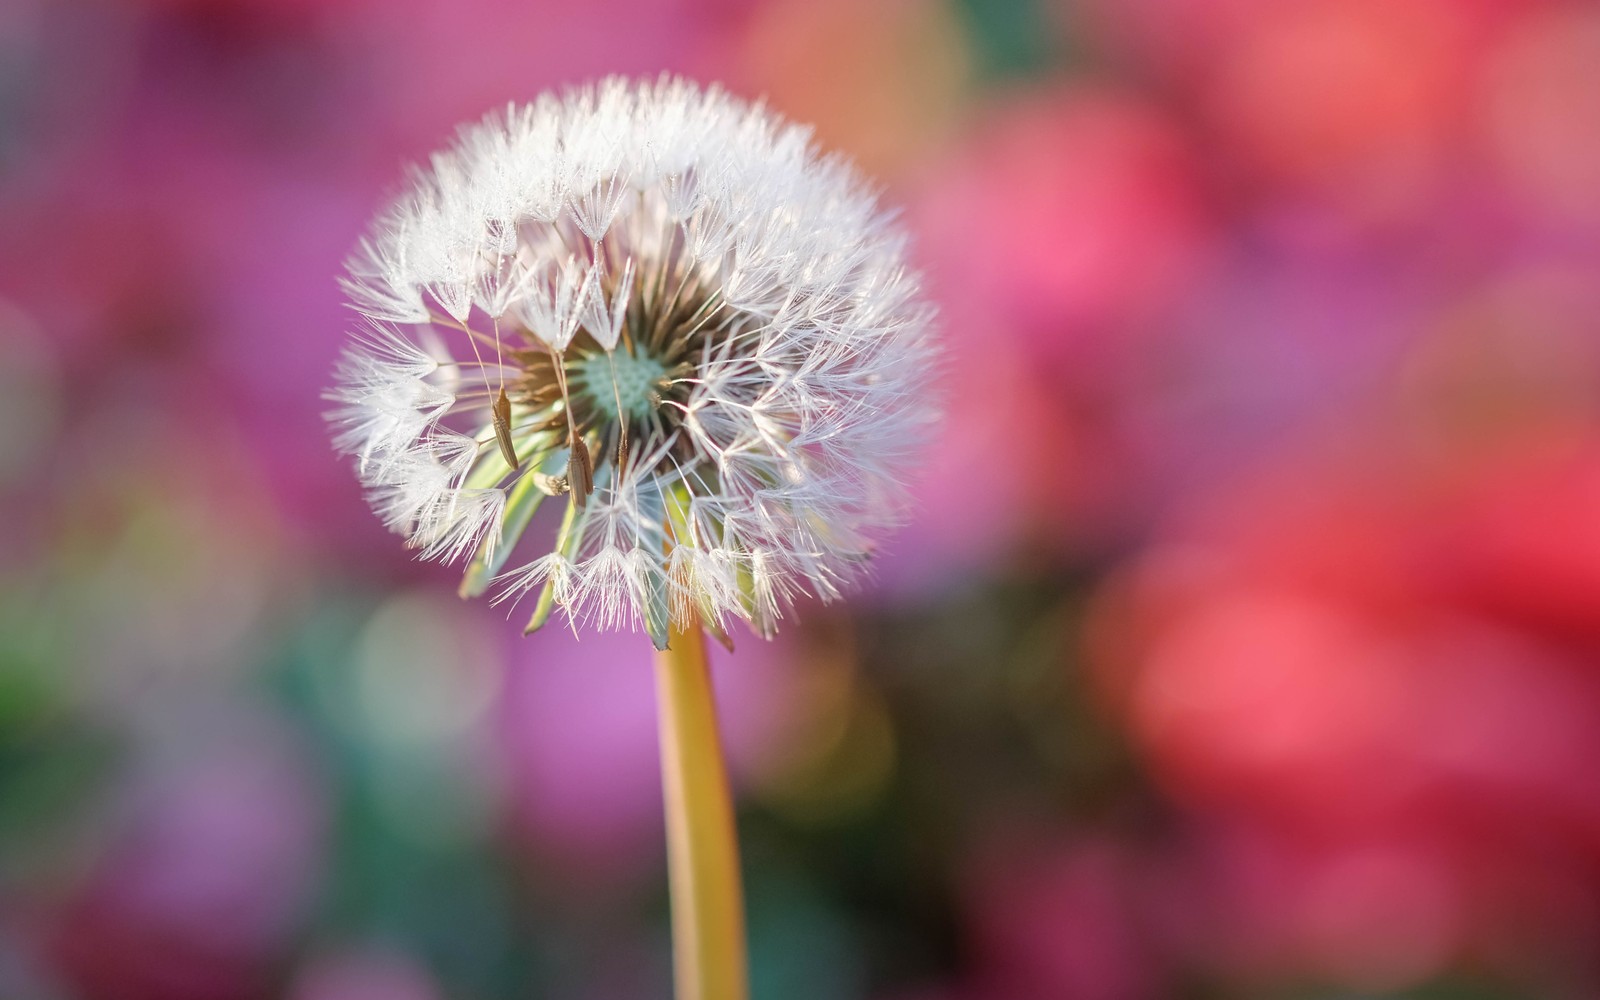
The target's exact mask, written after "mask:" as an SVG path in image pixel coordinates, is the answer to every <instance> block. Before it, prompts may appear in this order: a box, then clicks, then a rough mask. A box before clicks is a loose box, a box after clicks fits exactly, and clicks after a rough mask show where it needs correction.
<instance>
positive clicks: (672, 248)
mask: <svg viewBox="0 0 1600 1000" xmlns="http://www.w3.org/2000/svg"><path fill="white" fill-rule="evenodd" d="M905 244H906V241H905V238H904V236H903V234H902V233H901V232H900V230H899V229H898V228H897V227H896V225H895V224H894V222H893V221H892V219H891V217H890V215H889V214H888V213H887V212H886V211H885V210H883V209H882V208H880V206H879V204H878V202H877V198H876V196H875V195H874V193H873V192H872V191H871V190H869V189H868V188H867V186H866V185H865V184H864V183H863V182H862V181H861V180H860V178H859V177H858V176H857V175H856V174H855V172H854V171H853V169H852V168H851V167H850V166H848V165H847V164H846V163H844V162H843V161H841V160H839V159H837V158H831V157H824V156H821V155H819V154H818V152H817V151H816V150H815V148H814V147H813V146H812V144H811V141H810V138H809V132H808V131H807V130H805V129H803V128H800V127H798V126H795V125H792V124H787V123H785V122H783V121H781V120H779V119H778V118H776V117H775V116H774V115H772V114H771V113H770V112H768V111H766V110H765V109H763V108H762V107H760V106H759V105H751V104H747V103H744V102H742V101H740V100H738V99H736V98H733V97H731V96H729V95H727V94H725V93H723V92H721V91H719V90H717V89H715V88H712V89H708V90H702V89H700V88H698V87H696V86H695V85H693V84H690V83H687V82H685V81H681V80H676V79H671V78H663V79H662V80H660V81H658V82H656V83H653V84H636V83H631V82H628V81H624V80H619V79H612V80H608V81H606V82H604V83H602V84H600V85H598V86H595V87H590V88H584V89H578V90H574V91H572V92H570V93H568V94H566V95H564V96H561V97H549V96H547V97H543V98H540V99H539V100H538V101H536V102H534V103H533V104H532V105H529V106H524V107H516V106H513V107H510V108H508V109H507V110H506V111H505V112H504V113H503V114H499V115H494V116H491V117H489V118H487V119H485V120H484V121H483V122H481V123H479V124H477V125H474V126H472V127H470V128H467V129H464V130H463V131H462V133H461V136H460V138H459V139H458V141H457V142H456V144H455V145H454V146H452V147H451V148H450V149H448V150H447V151H445V152H442V153H439V154H437V155H435V156H434V157H433V159H432V160H431V161H430V165H429V167H428V168H427V169H425V170H421V171H419V172H417V173H416V175H415V176H414V177H413V179H412V183H411V188H410V190H409V191H408V192H407V194H406V195H405V196H403V197H402V198H400V199H399V200H398V201H397V202H396V203H395V204H394V205H393V206H392V207H391V208H389V209H388V210H387V211H386V212H385V213H384V214H383V215H382V216H380V218H379V219H378V221H377V223H376V225H375V226H374V229H373V232H372V233H371V235H370V236H369V237H368V238H367V239H366V240H364V241H363V242H362V244H361V246H360V248H359V250H358V252H357V253H356V254H355V256H354V257H352V259H351V261H350V263H349V265H348V277H347V279H346V281H345V287H346V289H347V291H348V293H349V296H350V299H351V304H352V305H353V306H354V307H355V308H356V309H357V311H358V312H360V313H361V314H362V315H363V316H364V317H365V322H366V323H367V325H368V329H367V331H366V333H365V334H364V335H363V336H362V337H361V338H360V339H359V341H358V343H357V344H356V345H355V346H352V347H351V348H350V349H349V351H348V352H347V355H346V357H345V360H344V361H343V362H342V364H341V366H340V369H339V372H338V385H337V387H336V388H335V389H334V390H332V391H331V392H330V394H329V396H330V398H331V399H333V400H335V401H336V402H338V403H339V404H340V406H339V408H338V409H337V410H336V411H335V412H334V413H332V414H331V415H330V419H331V420H332V422H333V424H334V427H335V440H336V444H337V445H338V447H339V448H340V449H342V450H344V451H346V452H348V453H350V454H352V455H354V456H356V458H357V465H358V471H359V474H360V476H361V478H362V481H363V483H364V484H365V485H366V486H367V488H368V490H369V491H370V495H371V498H372V502H373V505H374V508H375V509H376V510H377V511H378V513H379V514H380V515H381V516H382V517H383V518H384V520H385V521H386V522H387V523H388V524H389V526H390V527H392V528H393V529H394V530H396V531H398V532H400V533H402V534H404V535H405V536H407V538H408V540H409V541H410V543H411V544H412V545H413V546H415V547H417V548H418V549H420V550H421V552H422V553H423V554H424V555H425V556H426V557H428V558H438V559H447V560H449V559H460V558H467V557H469V556H470V559H471V562H470V565H469V567H468V570H467V577H466V580H464V581H463V584H462V592H463V594H468V595H475V594H479V593H482V592H484V591H485V590H486V589H487V588H488V587H489V586H490V585H491V581H493V582H495V583H498V584H499V587H500V598H501V599H505V598H513V599H514V598H517V597H520V596H522V595H525V594H529V593H530V592H536V593H537V597H538V600H537V605H538V608H539V610H538V611H536V613H535V614H536V621H542V620H543V617H542V616H543V615H547V614H548V613H549V611H550V610H551V608H552V607H554V608H559V609H561V610H564V611H565V612H566V613H567V614H568V615H569V616H571V617H572V618H574V619H576V620H587V621H592V622H593V623H594V624H596V625H599V626H601V627H637V626H639V625H640V624H643V625H644V627H645V628H646V629H647V630H648V631H649V632H650V634H651V636H652V638H654V639H655V640H656V643H657V645H658V646H661V645H664V644H665V642H666V636H667V634H668V632H669V631H670V630H672V629H679V630H682V629H684V628H687V627H688V626H690V625H691V624H694V623H702V624H704V625H705V626H706V627H707V628H709V629H710V630H712V631H713V633H714V634H718V635H720V634H723V630H724V629H725V627H726V624H727V619H728V618H730V617H732V618H741V619H744V620H747V621H749V622H751V623H752V624H753V626H754V627H755V628H756V629H758V630H759V631H761V632H762V633H770V632H772V631H773V630H774V629H775V627H776V624H777V621H778V619H779V618H780V617H781V615H782V614H783V612H784V611H785V610H786V608H787V607H788V605H789V604H790V603H791V602H792V601H793V600H794V599H795V598H796V597H797V596H798V595H800V594H802V593H811V594H815V595H818V596H820V597H822V598H824V599H828V598H833V597H836V596H838V595H839V594H840V593H842V591H843V589H844V588H845V586H846V585H847V584H848V583H849V582H850V581H851V580H853V579H854V578H855V577H856V576H857V574H858V573H859V572H860V571H861V568H862V567H863V565H865V563H866V561H867V559H868V557H869V555H870V553H871V550H872V546H873V545H874V544H875V539H877V538H878V537H879V536H881V534H882V533H883V532H884V531H886V530H887V529H889V528H892V527H893V526H895V525H896V524H897V523H898V522H899V521H900V519H901V517H902V513H903V499H904V498H903V493H902V476H903V474H904V472H905V470H906V463H907V461H908V456H910V455H912V454H913V453H914V451H915V447H914V446H915V445H916V444H917V443H918V442H919V441H920V440H921V439H922V438H923V437H924V434H925V431H926V430H927V428H928V426H929V424H930V423H931V421H932V420H933V418H934V415H935V404H934V401H933V397H932V395H931V393H930V389H929V381H930V377H931V376H930V369H931V366H932V363H933V359H934V354H935V351H934V347H933V344H932V341H931V339H930V336H931V327H932V319H933V312H932V309H931V308H930V307H929V306H928V305H927V303H926V302H925V300H924V299H923V297H922V294H921V291H920V288H919V277H918V275H917V273H916V272H915V271H914V270H913V269H912V268H911V267H909V266H908V264H907V261H906V253H905ZM552 495H554V496H558V497H564V502H565V503H566V504H567V506H568V510H567V513H566V516H565V517H564V518H563V521H562V526H561V528H560V530H559V532H558V533H557V534H556V536H555V537H554V538H551V539H545V540H544V541H542V542H541V541H536V540H535V539H533V538H531V537H528V538H525V537H523V536H524V535H525V534H527V533H528V529H529V527H530V525H531V524H532V521H533V513H534V511H535V510H536V509H537V508H538V506H539V504H540V503H542V502H543V501H544V500H545V499H547V498H548V497H550V496H552Z"/></svg>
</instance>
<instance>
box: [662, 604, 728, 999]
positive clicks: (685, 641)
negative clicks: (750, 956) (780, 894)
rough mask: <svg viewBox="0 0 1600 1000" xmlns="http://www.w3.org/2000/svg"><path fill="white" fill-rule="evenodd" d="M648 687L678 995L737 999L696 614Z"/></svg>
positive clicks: (717, 755)
mask: <svg viewBox="0 0 1600 1000" xmlns="http://www.w3.org/2000/svg"><path fill="white" fill-rule="evenodd" d="M656 689H657V698H658V705H659V711H660V727H661V783H662V791H663V792H664V795H665V799H666V818H667V877H668V882H669V885H670V888H671V891H672V942H673V967H674V970H675V978H676V982H677V1000H745V998H746V996H747V995H748V989H749V988H748V984H747V977H746V963H745V933H744V901H743V898H742V893H741V890H740V886H739V845H738V839H737V836H736V834H735V832H734V821H733V802H732V798H731V797H730V795H729V793H728V772H727V768H726V766H725V765H724V763H723V759H722V741H721V738H720V736H719V735H718V731H717V709H716V703H715V700H714V699H713V697H712V693H711V674H710V670H709V669H708V667H707V664H706V652H705V642H704V638H703V636H702V635H701V631H700V625H699V623H698V622H696V623H694V624H692V625H690V626H689V627H688V628H687V629H685V630H681V631H680V630H679V629H678V628H676V627H674V628H673V630H672V635H671V640H670V642H669V644H668V648H666V649H664V650H661V651H659V652H657V653H656Z"/></svg>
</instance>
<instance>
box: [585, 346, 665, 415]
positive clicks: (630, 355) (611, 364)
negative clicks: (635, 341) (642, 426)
mask: <svg viewBox="0 0 1600 1000" xmlns="http://www.w3.org/2000/svg"><path fill="white" fill-rule="evenodd" d="M666 377H667V366H666V365H664V364H662V363H661V361H660V359H658V358H656V357H655V356H654V355H652V354H650V353H648V352H647V351H644V350H641V349H640V348H638V347H636V346H634V347H619V348H617V350H615V351H613V352H611V353H610V354H607V353H604V352H601V351H596V352H594V353H593V354H589V355H586V356H584V357H582V358H579V359H578V360H577V361H576V362H574V364H573V373H572V380H573V384H574V387H575V388H576V389H577V390H578V391H579V392H582V393H583V394H584V395H585V396H587V397H588V399H587V402H588V403H589V405H590V406H591V407H593V408H594V410H595V412H597V413H600V414H603V415H604V416H605V417H606V418H607V419H608V420H615V419H617V415H618V412H617V411H618V408H619V407H618V404H619V403H620V408H621V411H622V412H623V413H626V414H627V415H628V417H629V419H635V420H643V419H645V418H647V417H649V416H650V414H651V413H654V412H655V410H656V408H657V407H658V406H660V405H661V394H662V391H663V390H664V389H665V388H666Z"/></svg>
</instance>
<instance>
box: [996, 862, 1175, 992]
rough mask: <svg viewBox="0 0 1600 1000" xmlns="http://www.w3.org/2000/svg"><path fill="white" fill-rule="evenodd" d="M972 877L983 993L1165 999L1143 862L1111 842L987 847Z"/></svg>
mask: <svg viewBox="0 0 1600 1000" xmlns="http://www.w3.org/2000/svg"><path fill="white" fill-rule="evenodd" d="M989 847H990V850H989V851H988V852H987V853H980V856H979V859H978V861H977V863H976V864H975V865H974V870H973V872H972V873H970V875H969V883H970V885H969V888H968V895H969V897H970V898H969V901H968V907H967V918H968V920H969V921H970V922H971V924H972V926H971V933H972V935H973V938H974V940H973V943H972V947H973V951H974V955H973V964H974V967H975V969H976V972H975V973H974V975H973V978H974V979H975V980H976V983H977V984H978V985H979V987H980V988H979V990H978V994H979V995H981V996H986V997H987V996H993V997H997V998H999V997H1010V998H1017V1000H1021V998H1025V997H1054V996H1061V997H1074V998H1079V1000H1132V998H1136V997H1153V996H1158V995H1160V986H1161V982H1160V969H1159V967H1158V966H1157V964H1156V963H1155V962H1153V961H1152V957H1153V955H1154V954H1155V953H1156V949H1155V948H1154V947H1153V944H1154V942H1153V941H1152V940H1151V937H1150V928H1148V927H1146V926H1143V923H1144V921H1145V920H1146V919H1147V914H1146V912H1145V911H1146V910H1147V909H1148V903H1149V900H1148V899H1147V898H1146V897H1147V896H1148V893H1147V892H1146V891H1145V890H1144V888H1143V887H1142V886H1141V885H1140V881H1141V880H1140V878H1139V877H1138V876H1137V873H1138V872H1139V870H1140V867H1141V865H1142V862H1141V861H1139V860H1137V859H1136V858H1135V857H1134V856H1133V855H1132V854H1131V853H1130V852H1129V851H1128V850H1126V849H1125V848H1124V847H1121V846H1119V845H1118V844H1117V843H1116V842H1115V841H1113V840H1111V839H1109V838H1098V837H1093V836H1090V837H1083V838H1066V839H1065V842H1064V843H1060V844H1054V845H1047V843H1038V844H1034V845H1032V846H1028V845H1020V844H1015V843H1009V844H1007V843H1000V844H991V845H989Z"/></svg>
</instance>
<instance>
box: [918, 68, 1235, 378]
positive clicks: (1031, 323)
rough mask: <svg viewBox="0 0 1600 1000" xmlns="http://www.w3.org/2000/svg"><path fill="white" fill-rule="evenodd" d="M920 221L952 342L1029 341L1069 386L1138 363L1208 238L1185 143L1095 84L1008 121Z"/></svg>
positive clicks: (960, 163) (958, 160)
mask: <svg viewBox="0 0 1600 1000" xmlns="http://www.w3.org/2000/svg"><path fill="white" fill-rule="evenodd" d="M919 213H920V216H921V218H920V231H921V232H922V233H923V234H924V235H923V239H924V242H925V245H926V253H927V255H928V257H929V258H930V266H931V267H932V269H933V278H934V287H936V288H937V289H939V291H940V296H941V298H942V299H943V300H944V302H945V303H946V307H947V309H948V313H949V316H948V319H949V322H950V325H951V327H952V329H954V330H955V331H957V333H958V334H959V337H953V338H952V339H953V340H955V339H963V338H970V339H974V340H977V341H978V342H980V343H981V342H982V341H984V340H987V339H988V338H990V337H995V336H999V337H1012V338H1017V339H1019V340H1021V341H1022V342H1023V343H1025V344H1027V345H1028V348H1029V350H1030V352H1032V353H1033V354H1034V355H1035V356H1036V357H1038V358H1039V359H1041V360H1044V361H1047V362H1049V363H1051V364H1053V365H1055V366H1057V371H1058V373H1059V374H1060V375H1061V376H1063V377H1065V378H1069V379H1082V378H1094V377H1096V376H1099V375H1102V374H1103V373H1105V372H1106V371H1107V370H1108V369H1109V370H1111V371H1115V370H1116V366H1117V365H1118V364H1119V363H1121V362H1124V361H1125V360H1126V356H1127V353H1128V352H1130V351H1133V350H1135V349H1136V347H1137V345H1138V344H1139V341H1138V340H1137V338H1132V339H1130V337H1129V333H1130V332H1132V331H1137V330H1138V329H1140V326H1141V324H1142V323H1145V322H1148V321H1149V320H1151V319H1153V318H1156V317H1160V316H1161V315H1163V309H1164V308H1165V307H1168V306H1170V305H1171V304H1172V303H1173V301H1174V299H1175V297H1176V296H1178V295H1179V294H1180V293H1181V292H1182V291H1183V290H1184V289H1185V288H1187V287H1188V286H1189V283H1190V282H1191V281H1192V280H1193V279H1194V278H1195V277H1196V276H1197V272H1198V269H1199V268H1200V266H1201V264H1202V263H1203V260H1204V257H1205V248H1206V242H1207V238H1208V231H1207V228H1206V209H1205V205H1204V202H1203V200H1202V194H1201V191H1200V189H1199V184H1198V181H1197V177H1196V175H1195V162H1194V160H1193V156H1192V153H1191V150H1190V149H1189V147H1188V144H1187V141H1186V139H1185V137H1184V135H1183V134H1182V132H1181V130H1179V129H1178V128H1177V127H1176V126H1175V125H1174V124H1173V123H1172V122H1171V121H1170V120H1168V119H1167V118H1166V117H1165V116H1164V115H1163V114H1162V113H1161V112H1160V111H1159V110H1158V109H1157V108H1155V107H1154V106H1152V105H1149V104H1146V103H1144V102H1142V101H1141V100H1139V99H1138V98H1136V97H1134V96H1132V95H1131V94H1125V93H1118V92H1116V91H1113V90H1109V89H1106V88H1103V87H1100V86H1097V85H1093V84H1076V85H1072V86H1068V87H1064V88H1061V89H1058V90H1056V91H1053V92H1044V93H1039V94H1035V95H1031V96H1029V97H1026V98H1023V99H1019V100H1015V101H1012V102H1010V103H1008V104H1005V105H1002V106H1000V107H999V108H997V109H994V110H993V112H992V113H991V114H988V115H986V116H985V118H984V119H983V121H982V123H981V124H980V125H978V126H977V127H975V128H974V129H973V130H972V132H971V133H970V134H969V135H967V136H965V137H964V139H963V143H962V145H961V146H960V147H959V149H958V150H957V152H956V153H955V154H954V157H953V159H952V161H951V162H950V163H948V164H947V165H943V166H942V168H941V170H940V171H939V172H938V173H937V174H936V175H935V176H934V177H933V178H932V180H931V182H930V186H929V188H928V190H927V191H926V193H925V195H924V197H923V198H921V199H920V201H919Z"/></svg>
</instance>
